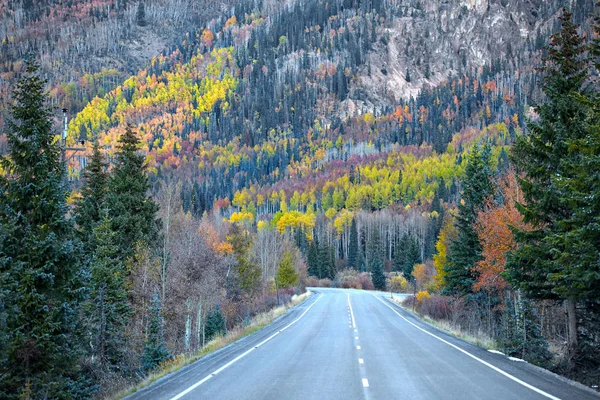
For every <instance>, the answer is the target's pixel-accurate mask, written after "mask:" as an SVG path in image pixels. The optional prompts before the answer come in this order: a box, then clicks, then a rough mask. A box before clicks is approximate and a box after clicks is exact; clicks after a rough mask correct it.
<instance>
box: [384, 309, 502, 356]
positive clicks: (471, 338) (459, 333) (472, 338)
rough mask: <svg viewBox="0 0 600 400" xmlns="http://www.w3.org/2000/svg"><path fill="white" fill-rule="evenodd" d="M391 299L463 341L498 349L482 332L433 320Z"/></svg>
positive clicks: (448, 322) (489, 348) (493, 341)
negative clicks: (469, 330)
mask: <svg viewBox="0 0 600 400" xmlns="http://www.w3.org/2000/svg"><path fill="white" fill-rule="evenodd" d="M392 301H393V302H394V303H396V304H398V305H399V306H400V307H402V308H403V309H404V310H405V311H407V312H409V313H411V314H413V315H415V316H417V317H418V318H420V319H421V320H423V321H425V322H427V323H428V324H431V325H433V326H435V327H436V328H438V329H441V330H443V331H445V332H447V333H448V334H450V335H452V336H454V337H457V338H459V339H462V340H464V341H465V342H469V343H471V344H474V345H476V346H479V347H483V348H484V349H488V350H498V344H497V343H496V341H495V340H494V339H492V338H490V337H488V336H487V335H485V334H484V333H478V334H473V333H472V332H466V331H464V330H462V329H461V328H460V327H459V326H455V325H453V324H452V323H451V322H450V321H446V320H435V319H433V318H430V317H429V316H427V315H421V314H419V313H416V312H414V313H413V312H412V310H410V309H408V308H407V307H405V306H404V305H403V304H402V300H401V299H397V298H393V299H392Z"/></svg>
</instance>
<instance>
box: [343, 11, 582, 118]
mask: <svg viewBox="0 0 600 400" xmlns="http://www.w3.org/2000/svg"><path fill="white" fill-rule="evenodd" d="M564 3H565V2H562V1H542V0H532V1H512V0H498V1H494V0H466V1H465V0H439V1H423V2H414V1H404V2H401V3H400V4H401V6H400V12H399V15H398V16H397V17H396V18H393V19H391V20H389V21H386V22H384V23H382V24H381V25H380V26H379V29H378V35H379V40H378V41H377V42H376V43H375V44H374V46H373V51H371V52H370V53H369V55H368V56H367V58H366V62H365V64H364V65H363V66H362V67H361V68H360V73H359V80H358V82H357V83H356V84H355V85H353V87H352V90H351V94H350V98H351V99H352V100H351V101H350V103H351V107H352V110H355V109H358V110H362V109H368V110H381V109H382V108H383V107H385V106H392V105H394V104H395V103H397V102H398V101H399V100H401V99H405V100H408V99H409V98H410V97H415V98H416V97H417V96H418V93H419V91H420V90H421V88H423V86H426V87H435V86H438V85H439V84H440V83H442V82H444V81H447V80H448V79H449V78H451V77H452V76H459V75H462V74H464V73H468V72H469V71H476V70H477V69H478V68H480V67H483V66H485V65H488V66H490V65H491V64H492V63H493V62H494V61H499V62H507V63H511V65H510V66H508V68H510V69H515V70H516V69H519V68H523V67H525V68H527V66H528V65H530V64H531V61H532V58H533V57H535V50H539V49H540V48H541V47H542V45H543V43H544V38H545V37H547V36H548V33H549V32H552V31H553V30H554V29H555V23H556V12H557V11H558V9H559V8H560V7H561V6H562V5H564ZM574 5H575V9H576V14H577V17H578V18H579V19H580V22H582V21H583V20H585V18H586V16H587V15H588V14H590V13H591V12H592V10H593V2H592V1H587V2H585V1H582V2H578V3H575V4H574Z"/></svg>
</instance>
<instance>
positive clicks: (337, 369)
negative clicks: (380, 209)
mask: <svg viewBox="0 0 600 400" xmlns="http://www.w3.org/2000/svg"><path fill="white" fill-rule="evenodd" d="M127 399H129V400H134V399H153V400H154V399H156V400H178V399H206V400H209V399H210V400H221V399H261V400H262V399H302V400H305V399H345V400H359V399H360V400H362V399H365V400H373V399H424V400H425V399H427V400H429V399H461V400H463V399H515V400H517V399H518V400H521V399H524V400H529V399H563V400H567V399H574V400H575V399H577V400H587V399H590V400H592V399H595V400H598V399H600V396H598V395H597V394H596V393H594V392H592V391H591V390H586V389H585V388H582V387H581V386H577V385H574V384H573V383H572V382H570V381H568V380H566V379H564V378H561V377H558V376H556V375H554V374H551V373H549V372H546V371H544V370H541V369H539V368H536V367H534V366H531V365H529V364H527V363H524V362H518V361H512V360H509V359H508V358H507V357H505V356H503V355H499V354H493V353H490V352H488V351H486V350H485V349H482V348H480V347H477V346H474V345H471V344H469V343H466V342H464V341H462V340H459V339H456V338H454V337H452V336H449V335H447V334H445V333H444V332H442V331H440V330H437V329H435V328H432V327H430V326H429V325H427V324H424V323H422V322H421V321H419V320H418V319H415V318H414V317H412V316H411V315H410V314H408V313H406V312H404V311H403V310H402V309H401V308H399V307H397V306H396V305H394V304H392V303H390V302H389V301H388V300H387V299H385V297H384V295H382V294H375V293H372V292H365V291H357V290H341V289H316V293H315V294H314V295H313V296H311V297H310V299H309V300H307V301H306V302H304V303H303V304H301V305H300V306H298V307H296V308H294V309H292V310H291V311H289V312H288V313H287V314H285V315H284V316H283V317H281V318H279V319H278V320H276V321H275V322H274V323H273V324H271V325H269V326H268V327H266V328H264V329H262V330H261V331H259V332H257V333H255V334H253V335H251V336H248V337H246V338H244V339H242V340H240V341H238V342H236V343H234V344H232V345H230V346H228V347H226V348H224V349H221V350H219V351H217V352H215V353H213V354H212V355H209V356H207V357H204V358H203V359H201V360H199V361H197V362H196V363H194V364H191V365H189V366H188V367H185V368H183V369H181V370H180V371H177V372H175V373H173V374H171V375H168V376H166V377H165V378H162V379H160V380H158V381H156V382H154V383H153V384H151V385H150V386H148V387H146V388H144V389H143V390H140V391H138V392H136V393H134V394H132V395H130V396H129V397H127Z"/></svg>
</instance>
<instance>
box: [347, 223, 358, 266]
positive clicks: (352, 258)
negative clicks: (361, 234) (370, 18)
mask: <svg viewBox="0 0 600 400" xmlns="http://www.w3.org/2000/svg"><path fill="white" fill-rule="evenodd" d="M348 268H353V269H359V268H360V265H359V264H358V230H357V228H356V219H355V218H353V219H352V224H350V242H349V243H348Z"/></svg>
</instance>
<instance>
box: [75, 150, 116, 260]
mask: <svg viewBox="0 0 600 400" xmlns="http://www.w3.org/2000/svg"><path fill="white" fill-rule="evenodd" d="M106 166H107V165H106V163H105V162H104V156H103V155H102V153H101V152H100V146H99V144H98V141H95V142H94V148H93V153H92V158H91V161H90V163H89V164H88V165H87V167H86V168H85V169H84V171H83V181H84V186H83V188H82V189H81V198H80V200H79V201H78V202H77V204H76V208H75V221H76V223H77V231H78V233H79V235H80V237H81V240H82V241H83V244H84V246H85V248H86V252H87V253H91V251H92V249H93V247H94V245H93V244H92V243H91V242H92V240H91V239H92V237H93V234H94V228H95V226H96V225H97V224H98V223H99V222H100V220H101V213H102V208H103V207H105V205H104V204H105V203H104V201H105V199H106V187H107V183H108V174H107V173H106Z"/></svg>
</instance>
